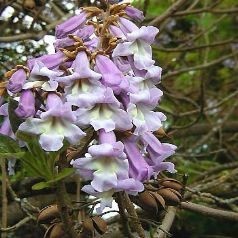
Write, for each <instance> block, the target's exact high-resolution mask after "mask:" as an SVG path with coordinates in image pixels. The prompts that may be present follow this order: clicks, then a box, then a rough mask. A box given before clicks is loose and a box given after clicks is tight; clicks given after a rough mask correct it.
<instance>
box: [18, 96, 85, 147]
mask: <svg viewBox="0 0 238 238" xmlns="http://www.w3.org/2000/svg"><path fill="white" fill-rule="evenodd" d="M46 109H47V111H46V112H42V113H41V115H40V119H39V118H28V119H26V121H25V122H23V123H22V124H21V125H20V127H19V128H18V130H19V131H24V132H28V133H31V134H35V135H40V138H39V143H40V145H41V147H42V148H43V149H44V150H46V151H58V150H59V149H60V148H61V147H62V146H63V140H64V138H65V139H66V140H67V141H68V142H69V143H70V144H79V142H80V139H81V138H82V137H83V136H85V133H84V132H83V131H82V130H81V129H80V128H79V127H78V126H76V125H75V124H74V123H75V121H76V117H75V115H74V114H73V112H72V109H71V104H69V103H67V102H66V103H64V104H63V102H62V100H61V99H60V97H59V96H57V95H56V94H54V93H50V94H49V95H48V97H47V102H46Z"/></svg>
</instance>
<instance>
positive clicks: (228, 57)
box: [0, 0, 238, 238]
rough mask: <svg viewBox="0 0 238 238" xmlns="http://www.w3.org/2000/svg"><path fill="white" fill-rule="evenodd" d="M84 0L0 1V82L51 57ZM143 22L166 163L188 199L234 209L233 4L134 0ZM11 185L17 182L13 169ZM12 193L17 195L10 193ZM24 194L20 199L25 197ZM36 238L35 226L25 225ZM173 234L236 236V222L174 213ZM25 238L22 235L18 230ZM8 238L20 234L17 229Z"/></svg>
mask: <svg viewBox="0 0 238 238" xmlns="http://www.w3.org/2000/svg"><path fill="white" fill-rule="evenodd" d="M95 4H96V5H97V4H100V1H99V2H95V1H90V0H78V1H77V0H62V1H60V0H0V80H4V79H5V78H4V73H5V72H6V71H8V70H10V69H12V68H13V67H14V66H15V65H16V64H25V62H26V59H27V58H29V57H36V56H40V55H42V54H44V53H46V52H49V53H53V52H52V50H53V47H52V44H53V40H54V36H53V35H54V28H55V26H56V25H57V24H58V23H59V22H61V21H62V20H64V19H66V18H68V17H69V16H72V15H73V14H75V13H77V10H78V9H79V8H80V7H82V6H88V5H95ZM132 4H133V5H134V6H136V7H138V8H140V9H141V10H142V11H144V14H145V15H146V18H145V20H144V22H143V23H142V24H143V25H154V26H156V27H158V28H159V29H160V33H159V34H158V36H157V38H156V42H155V44H154V45H153V55H154V59H155V60H156V62H157V65H159V66H161V67H162V68H163V76H162V83H161V84H160V85H158V86H159V87H160V88H161V89H162V90H163V91H164V96H163V99H162V101H161V103H160V104H159V105H158V108H157V109H158V110H159V111H162V112H164V113H165V114H166V115H167V117H168V120H167V122H166V123H165V125H164V128H165V129H166V134H167V135H166V136H165V137H164V138H162V140H163V141H166V142H170V143H173V144H175V145H177V146H178V150H177V153H176V155H175V156H173V157H172V158H171V159H172V160H173V162H174V163H175V164H176V169H177V171H178V173H177V174H176V175H175V178H177V179H182V177H183V176H184V174H186V175H187V178H188V180H187V185H188V191H187V194H188V195H187V196H189V197H190V198H191V199H192V201H193V202H196V203H198V204H206V205H208V206H210V207H215V208H219V209H227V210H230V211H234V212H238V120H237V118H238V100H237V99H238V78H237V75H238V2H237V0H135V1H132ZM11 182H12V183H15V184H18V186H16V191H17V190H20V188H21V186H20V185H19V183H22V182H24V170H23V169H20V167H19V168H18V169H17V172H16V174H15V175H14V176H12V177H11ZM18 192H19V193H20V191H18ZM32 195H33V194H31V193H30V192H29V194H28V196H32ZM25 230H29V231H30V232H31V234H30V235H29V236H27V235H24V237H37V235H36V234H35V235H34V231H35V229H33V228H32V226H29V225H28V226H26V227H25ZM171 233H172V234H174V236H173V237H182V238H186V237H192V238H193V237H194V238H195V237H204V238H228V237H238V225H237V223H236V222H227V221H223V220H217V219H213V218H208V217H206V216H201V215H198V214H195V213H191V212H187V211H186V212H185V211H179V212H177V215H176V220H175V223H174V225H173V227H172V230H171ZM24 234H26V233H24ZM9 237H23V236H22V234H21V232H20V231H17V232H15V233H14V234H12V235H11V236H9Z"/></svg>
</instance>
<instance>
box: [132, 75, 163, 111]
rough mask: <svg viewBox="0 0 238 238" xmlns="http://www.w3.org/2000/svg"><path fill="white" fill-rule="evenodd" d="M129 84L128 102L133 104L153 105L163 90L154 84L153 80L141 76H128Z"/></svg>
mask: <svg viewBox="0 0 238 238" xmlns="http://www.w3.org/2000/svg"><path fill="white" fill-rule="evenodd" d="M128 78H129V81H130V82H131V85H130V93H129V96H130V102H131V103H133V104H137V103H143V104H146V105H150V106H152V107H155V106H156V105H157V103H158V101H159V100H160V98H161V96H162V95H163V92H162V91H161V90H160V89H158V88H157V87H155V86H154V84H153V82H152V81H150V80H148V79H146V78H142V77H130V76H128Z"/></svg>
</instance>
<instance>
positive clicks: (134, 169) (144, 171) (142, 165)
mask: <svg viewBox="0 0 238 238" xmlns="http://www.w3.org/2000/svg"><path fill="white" fill-rule="evenodd" d="M123 143H124V146H125V153H126V154H127V158H128V161H129V174H130V177H132V178H134V179H136V180H139V181H141V182H144V181H145V180H148V179H150V177H151V176H152V174H153V169H152V168H151V166H150V165H149V164H148V163H147V162H146V161H145V158H144V157H143V156H142V154H141V152H140V150H139V148H138V146H137V142H136V137H135V136H131V137H130V138H127V139H124V140H123Z"/></svg>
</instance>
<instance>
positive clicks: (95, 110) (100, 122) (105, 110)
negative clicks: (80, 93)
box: [76, 88, 132, 132]
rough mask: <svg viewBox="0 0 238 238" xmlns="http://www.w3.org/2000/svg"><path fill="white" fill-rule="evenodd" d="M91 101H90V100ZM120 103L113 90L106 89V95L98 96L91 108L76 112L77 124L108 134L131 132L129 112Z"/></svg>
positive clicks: (80, 109)
mask: <svg viewBox="0 0 238 238" xmlns="http://www.w3.org/2000/svg"><path fill="white" fill-rule="evenodd" d="M89 100H90V99H89ZM120 105H121V104H120V102H119V101H118V100H117V99H116V98H115V96H114V94H113V91H112V89H111V88H106V89H105V91H104V95H102V96H101V95H100V96H98V99H97V102H96V104H95V105H94V106H92V107H90V108H79V109H78V110H77V111H76V115H77V124H78V125H80V126H85V125H89V124H90V125H92V126H93V128H94V129H95V130H96V131H97V130H99V129H105V131H106V132H109V131H113V130H115V129H117V130H129V129H131V128H132V123H131V120H130V119H129V117H128V114H127V112H125V111H124V110H122V109H121V108H120Z"/></svg>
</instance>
